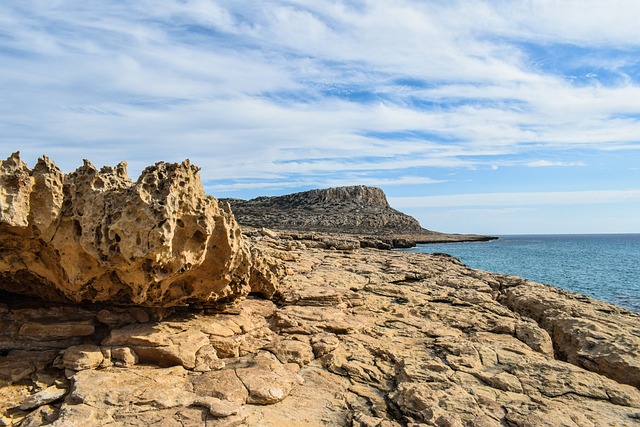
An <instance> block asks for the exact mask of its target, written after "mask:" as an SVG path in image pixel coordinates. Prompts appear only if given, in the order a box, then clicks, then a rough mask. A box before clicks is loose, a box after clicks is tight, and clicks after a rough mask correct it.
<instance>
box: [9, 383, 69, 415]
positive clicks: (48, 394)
mask: <svg viewBox="0 0 640 427" xmlns="http://www.w3.org/2000/svg"><path fill="white" fill-rule="evenodd" d="M66 394H67V390H66V389H63V388H58V387H56V386H51V387H47V388H45V389H44V390H40V391H39V392H37V393H35V394H31V395H29V396H28V397H27V398H26V399H25V400H24V402H22V404H21V405H20V409H22V410H29V409H34V408H37V407H40V406H44V405H47V404H49V403H51V402H55V401H56V400H60V399H62V398H63V397H64V396H65V395H66Z"/></svg>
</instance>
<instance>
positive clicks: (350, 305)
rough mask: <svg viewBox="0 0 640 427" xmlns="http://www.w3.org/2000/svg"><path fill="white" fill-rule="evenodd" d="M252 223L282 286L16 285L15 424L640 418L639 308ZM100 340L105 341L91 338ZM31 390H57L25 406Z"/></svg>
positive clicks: (516, 422) (11, 358) (6, 411)
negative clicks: (94, 299) (214, 303)
mask: <svg viewBox="0 0 640 427" xmlns="http://www.w3.org/2000/svg"><path fill="white" fill-rule="evenodd" d="M250 238H251V239H252V242H251V244H252V245H253V247H254V248H255V249H256V250H257V251H259V252H260V253H261V254H263V255H264V256H265V257H270V258H273V259H279V260H280V262H279V263H278V264H280V265H283V266H284V267H282V268H283V269H284V270H286V271H288V274H287V275H286V276H285V277H283V278H282V279H281V280H280V288H279V289H278V292H277V293H276V294H275V295H274V296H273V297H274V301H268V300H265V299H264V298H262V297H261V296H257V295H250V296H248V297H247V299H245V300H235V301H234V303H233V304H228V305H224V306H218V307H215V308H206V309H202V310H198V309H194V307H190V308H180V309H178V308H172V309H170V310H169V309H167V311H162V313H160V312H159V311H156V310H159V309H152V308H147V309H145V310H143V311H136V312H132V311H130V310H131V309H132V308H133V307H124V308H123V307H115V306H109V305H104V304H103V305H99V306H95V307H93V306H85V307H84V308H79V307H72V306H68V307H66V308H61V307H62V306H60V307H58V306H57V305H56V304H52V305H48V306H47V307H42V306H41V303H35V302H34V301H31V300H29V299H15V300H14V299H12V298H11V297H7V298H6V300H5V301H3V304H0V324H1V325H2V328H1V329H0V344H1V345H2V349H3V353H2V354H1V355H0V379H1V380H2V383H0V384H1V385H2V386H1V387H0V416H2V417H3V418H2V420H3V422H6V423H7V424H13V425H19V424H21V425H37V423H41V424H43V423H45V422H47V423H52V424H53V425H59V426H68V425H89V426H113V427H115V426H121V425H130V426H147V425H163V426H164V425H167V426H202V425H207V426H242V425H261V426H296V427H298V426H322V425H325V426H367V427H369V426H376V427H400V426H415V427H418V426H421V427H422V426H428V427H436V426H438V427H441V426H465V427H466V426H479V427H499V426H507V425H508V426H539V425H540V426H545V425H548V426H551V425H553V426H556V425H565V426H587V425H588V426H591V425H594V426H600V425H603V426H606V425H615V426H636V425H637V424H638V420H640V391H639V390H638V388H637V387H635V386H634V385H631V384H628V383H627V384H625V383H624V382H625V381H624V380H623V379H622V378H620V376H621V375H619V376H616V375H617V374H615V373H616V372H618V373H621V372H629V375H628V378H630V379H633V378H634V377H633V372H634V366H635V363H637V360H638V357H637V354H636V353H635V350H636V349H637V345H636V341H635V340H636V338H637V336H638V335H637V331H638V330H640V316H638V315H637V314H634V313H631V312H628V311H626V310H622V309H619V308H617V307H614V306H611V305H608V304H604V303H600V302H598V301H595V300H592V299H589V298H587V297H584V296H579V295H576V294H571V293H567V292H564V291H559V290H557V289H555V288H551V287H548V286H545V285H541V284H537V283H532V282H528V281H525V280H522V279H518V278H514V277H511V276H504V275H496V274H491V273H488V272H483V271H479V270H473V269H470V268H467V267H466V266H464V265H463V264H462V263H461V262H460V261H458V260H456V259H454V258H452V257H449V256H445V255H426V254H410V253H398V252H390V251H380V250H372V249H354V248H350V249H346V250H344V251H341V250H337V249H330V248H325V246H324V244H321V245H317V243H318V241H317V240H306V239H305V238H303V237H302V236H299V239H292V238H290V236H288V235H285V234H283V233H282V232H281V231H273V232H269V233H265V232H260V233H256V234H252V233H250ZM309 238H310V239H311V238H312V237H309ZM330 239H333V237H331V238H330ZM330 239H329V240H330ZM329 240H327V241H329ZM16 298H17V297H16ZM30 301H31V302H30ZM38 304H40V305H38ZM163 310H164V309H163ZM25 324H39V325H48V324H58V325H70V324H73V325H93V326H94V332H92V333H91V334H90V335H82V336H73V335H74V334H84V333H88V332H89V330H84V331H83V329H82V328H76V329H74V328H65V327H61V328H60V334H59V335H58V337H57V338H58V339H55V340H53V341H42V340H43V339H45V340H46V338H45V337H43V334H41V333H32V334H30V335H29V336H27V335H24V336H23V335H21V334H20V330H21V328H22V327H23V325H25ZM36 330H37V329H36ZM89 342H91V343H100V344H101V346H100V347H97V346H94V347H84V346H86V343H89ZM80 343H84V344H83V345H84V346H83V347H79V348H78V347H74V346H75V345H77V344H80ZM25 349H28V351H25ZM81 349H84V350H82V351H80V350H81ZM124 349H131V350H133V351H132V352H131V353H129V352H128V350H124ZM60 351H63V352H64V355H65V356H66V358H67V359H70V358H71V355H73V354H76V358H77V359H81V358H80V356H81V355H82V354H84V353H83V351H84V352H86V353H88V354H91V355H96V358H99V357H97V354H98V351H99V352H100V354H101V357H102V358H104V360H103V361H102V363H101V364H100V366H98V367H97V368H96V369H85V370H80V371H75V370H67V371H65V363H64V362H65V357H57V356H58V355H59V353H60ZM119 352H122V355H121V359H123V360H124V359H126V356H127V355H132V354H133V353H135V354H138V356H139V358H140V360H139V363H137V364H131V363H123V364H122V367H118V366H109V363H111V361H112V360H113V361H117V360H118V357H120V356H118V354H119ZM145 352H146V353H145ZM67 354H68V356H67ZM74 360H75V359H74ZM107 360H108V361H109V363H107ZM67 361H69V360H67ZM169 365H172V366H169ZM167 366H168V367H167ZM613 368H615V369H613ZM65 375H67V376H68V377H69V380H67V379H66V377H65ZM50 387H53V388H55V389H60V390H64V389H67V390H69V393H68V395H67V396H65V397H64V401H63V402H60V401H59V400H56V401H54V402H50V403H44V402H46V400H39V399H38V397H37V393H39V392H41V391H42V390H47V389H48V388H50ZM28 399H31V400H32V401H34V402H42V403H43V404H42V405H41V406H38V407H37V408H35V409H26V410H19V409H16V408H18V407H19V406H20V405H22V404H23V403H24V402H26V401H27V400H28ZM38 404H39V403H38ZM36 406H37V405H36ZM25 407H26V406H25Z"/></svg>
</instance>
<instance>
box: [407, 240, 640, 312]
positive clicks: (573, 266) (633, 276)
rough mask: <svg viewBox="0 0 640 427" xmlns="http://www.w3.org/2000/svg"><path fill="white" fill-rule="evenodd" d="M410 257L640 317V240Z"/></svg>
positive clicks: (430, 247)
mask: <svg viewBox="0 0 640 427" xmlns="http://www.w3.org/2000/svg"><path fill="white" fill-rule="evenodd" d="M404 251H410V252H425V253H433V252H443V253H447V254H450V255H452V256H454V257H456V258H459V259H460V260H461V261H462V262H464V263H465V264H466V265H468V266H469V267H472V268H478V269H481V270H487V271H493V272H497V273H505V274H513V275H516V276H520V277H523V278H525V279H529V280H533V281H536V282H542V283H547V284H549V285H553V286H556V287H559V288H563V289H567V290H570V291H574V292H579V293H581V294H585V295H589V296H591V297H594V298H597V299H599V300H602V301H606V302H609V303H612V304H616V305H618V306H620V307H624V308H627V309H629V310H632V311H635V312H638V313H640V234H588V235H573V234H572V235H517V236H500V238H499V239H498V240H493V241H489V242H469V243H442V244H440V243H438V244H423V245H418V246H417V247H415V248H411V249H404Z"/></svg>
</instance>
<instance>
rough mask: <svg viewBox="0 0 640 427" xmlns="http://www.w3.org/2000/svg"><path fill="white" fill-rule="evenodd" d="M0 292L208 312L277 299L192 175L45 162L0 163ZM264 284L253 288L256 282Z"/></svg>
mask: <svg viewBox="0 0 640 427" xmlns="http://www.w3.org/2000/svg"><path fill="white" fill-rule="evenodd" d="M0 253H2V258H1V259H0V289H4V290H6V291H8V292H12V293H19V294H23V295H31V296H38V297H42V298H46V299H48V300H52V301H59V302H108V303H111V304H135V305H145V306H160V307H162V306H169V305H187V304H198V305H211V304H213V303H216V302H217V301H219V300H224V301H228V300H233V299H235V298H238V297H241V296H244V295H247V294H249V293H250V292H264V293H266V294H267V295H271V294H273V292H274V291H275V289H274V286H273V283H272V282H273V280H271V279H273V277H271V276H273V275H272V274H271V271H270V269H271V267H272V266H270V265H269V263H268V262H266V261H265V260H264V259H263V258H261V257H260V256H259V254H257V253H255V251H254V253H252V252H251V250H250V248H249V246H248V245H247V244H246V243H245V242H244V241H243V239H242V236H241V232H240V228H239V226H238V224H237V223H236V221H235V219H234V218H233V215H232V214H231V212H230V211H229V208H228V206H227V205H226V204H224V203H223V204H219V203H218V202H217V200H216V199H214V198H213V197H211V196H208V195H205V193H204V190H203V187H202V184H201V183H200V178H199V175H198V168H197V167H195V166H193V165H191V164H190V163H189V162H188V161H185V162H184V163H182V164H167V163H157V164H156V165H154V166H151V167H148V168H147V169H145V170H144V171H143V172H142V174H141V176H140V178H138V180H137V181H136V182H133V181H131V180H130V179H129V177H128V176H127V173H126V164H125V163H121V164H119V165H118V166H117V167H115V168H111V167H104V168H102V169H101V170H97V169H96V168H95V167H94V166H93V165H92V164H91V163H89V162H88V161H85V164H84V165H83V166H81V167H80V168H78V169H77V170H76V171H75V172H73V173H70V174H68V175H65V174H64V173H62V172H61V171H60V169H58V167H56V165H55V164H53V163H52V162H51V161H50V160H49V159H48V158H46V157H43V158H41V159H39V160H38V163H37V164H36V165H35V167H34V168H33V169H29V168H28V167H27V165H26V164H25V163H24V162H22V161H21V160H20V157H19V155H18V153H15V154H13V155H12V156H11V157H9V158H8V159H7V160H5V161H3V162H0ZM261 278H262V279H266V280H260V279H261Z"/></svg>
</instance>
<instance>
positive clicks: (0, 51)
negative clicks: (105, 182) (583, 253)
mask: <svg viewBox="0 0 640 427" xmlns="http://www.w3.org/2000/svg"><path fill="white" fill-rule="evenodd" d="M638 16H640V2H638V1H636V0H613V1H612V0H580V1H576V0H537V1H533V0H519V1H512V0H504V1H502V0H495V1H479V0H478V1H475V0H465V1H455V0H451V1H449V0H413V1H411V0H375V1H374V0H361V1H360V0H355V1H333V0H326V1H317V0H305V1H302V0H299V1H298V0H266V1H247V0H220V1H213V0H211V1H210V0H163V1H162V2H157V1H150V0H139V1H131V2H123V1H115V0H103V1H100V2H86V1H71V0H59V1H56V0H46V1H44V0H35V1H29V2H25V1H22V0H6V1H2V2H0V64H1V66H0V93H1V94H2V96H0V157H1V158H6V157H8V156H9V155H10V154H11V153H12V152H14V151H20V153H21V157H22V159H23V160H24V161H25V162H27V163H28V164H29V165H30V166H33V165H34V164H35V162H36V160H37V158H38V157H40V156H42V155H43V154H46V155H48V156H49V157H50V158H51V159H52V160H54V161H55V162H56V164H58V166H59V167H60V168H61V169H62V170H63V171H65V172H71V171H73V170H75V169H76V168H77V167H79V166H81V165H82V159H89V160H90V161H91V162H92V163H93V164H94V165H96V166H97V167H100V166H103V165H111V166H113V165H116V164H117V163H119V162H120V161H122V160H126V161H127V162H128V165H129V174H130V176H131V177H132V178H133V179H136V178H137V177H138V175H139V174H140V172H141V171H142V170H143V169H144V168H145V167H146V166H148V165H151V164H154V163H155V162H158V161H168V162H181V161H183V160H184V159H187V158H188V159H190V160H191V162H192V163H194V164H196V165H198V166H200V167H201V168H202V170H201V172H200V174H201V177H202V180H203V183H204V185H205V189H206V191H207V193H209V194H212V195H214V196H216V197H239V198H244V199H249V198H253V197H257V196H262V195H282V194H288V193H293V192H297V191H304V190H308V189H313V188H327V187H335V186H342V185H360V184H364V185H372V186H376V187H380V188H382V189H383V190H384V191H385V193H386V194H387V197H388V199H389V202H390V203H391V205H392V206H393V207H394V208H396V209H399V210H401V211H403V212H405V213H408V214H410V215H412V216H414V217H415V218H417V219H418V220H419V221H420V223H421V224H422V226H423V227H425V228H428V229H432V230H438V231H444V232H459V233H478V234H521V233H527V234H528V233H533V234H536V233H540V234H543V233H614V232H636V233H637V232H640V30H639V29H638V28H639V27H638Z"/></svg>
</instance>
